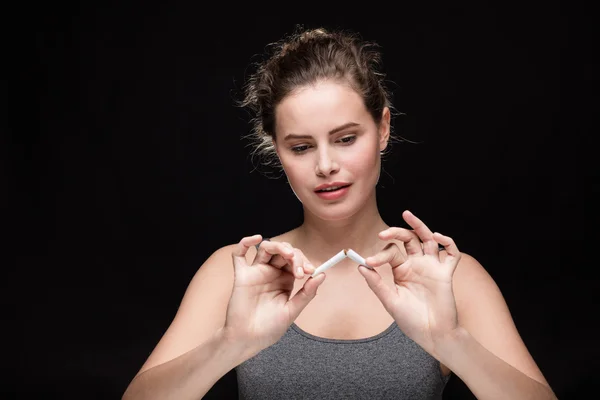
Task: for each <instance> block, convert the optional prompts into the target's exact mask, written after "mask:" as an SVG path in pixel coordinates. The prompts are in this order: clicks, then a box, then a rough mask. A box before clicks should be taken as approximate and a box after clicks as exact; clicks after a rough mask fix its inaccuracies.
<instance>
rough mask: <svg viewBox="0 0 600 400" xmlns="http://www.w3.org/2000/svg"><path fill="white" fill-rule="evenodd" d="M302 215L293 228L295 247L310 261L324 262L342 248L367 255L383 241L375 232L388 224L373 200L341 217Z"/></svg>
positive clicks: (383, 244)
mask: <svg viewBox="0 0 600 400" xmlns="http://www.w3.org/2000/svg"><path fill="white" fill-rule="evenodd" d="M373 200H374V199H373ZM304 215H305V216H304V222H303V224H302V225H301V226H299V227H298V228H297V229H296V230H295V235H294V236H295V240H294V242H296V243H294V246H295V247H298V248H299V249H301V250H302V251H303V252H304V253H305V254H306V256H307V257H308V258H309V259H310V260H311V261H316V262H319V263H320V262H323V261H325V260H327V259H329V258H331V257H333V256H334V255H335V254H337V253H338V252H339V251H340V250H342V249H352V250H354V251H356V252H357V253H358V254H360V255H361V256H363V257H365V258H366V257H369V256H372V255H374V254H375V253H377V252H378V251H380V250H381V249H383V247H384V246H385V244H386V243H385V242H383V241H382V240H381V239H379V236H378V233H379V232H381V231H382V230H384V229H386V228H388V227H389V226H388V225H387V224H386V223H385V222H384V221H383V219H382V218H381V215H380V214H379V210H378V209H377V204H376V202H375V201H373V202H372V204H370V205H368V206H365V207H363V208H362V209H361V210H360V211H359V212H357V213H356V214H354V215H353V216H352V217H349V218H347V219H344V220H337V221H328V220H323V219H321V218H318V217H317V216H315V215H314V214H311V213H308V212H305V214H304ZM315 266H316V265H315Z"/></svg>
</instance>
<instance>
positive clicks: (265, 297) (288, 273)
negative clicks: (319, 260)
mask: <svg viewBox="0 0 600 400" xmlns="http://www.w3.org/2000/svg"><path fill="white" fill-rule="evenodd" d="M261 240H262V236H260V235H254V236H250V237H245V238H243V239H242V240H241V241H240V242H239V243H238V244H237V246H236V247H235V249H234V251H233V253H232V256H233V266H234V276H235V279H234V284H233V291H232V294H231V298H230V299H229V304H228V306H227V316H226V320H225V325H224V327H223V330H224V331H225V332H226V334H227V336H228V337H230V338H234V340H236V341H242V343H243V344H245V345H246V347H248V349H249V352H250V357H251V356H253V355H255V354H257V353H258V352H260V351H261V350H263V349H265V348H267V347H269V346H271V345H272V344H274V343H275V342H277V341H278V340H279V339H280V338H281V337H282V336H283V334H284V333H285V332H286V330H287V329H288V328H289V327H290V325H291V324H292V322H294V320H295V319H296V318H297V317H298V315H300V312H302V310H303V309H304V308H305V307H306V306H307V305H308V303H309V302H310V301H311V300H312V299H313V298H314V297H315V295H316V294H317V288H318V287H319V285H320V284H321V283H323V281H324V280H325V274H319V275H317V276H316V277H314V278H312V277H309V278H308V280H307V281H306V282H305V283H304V286H303V287H302V289H300V291H298V292H297V293H296V294H295V295H294V297H292V298H290V296H291V294H292V290H293V288H294V281H295V280H296V279H302V278H304V276H305V274H312V273H313V272H314V270H315V269H314V267H313V266H312V265H311V264H310V262H309V261H308V259H307V258H306V257H305V256H304V254H303V253H302V251H300V250H299V249H295V248H293V247H292V246H291V245H290V244H288V243H285V242H271V241H262V242H261ZM259 243H260V246H259V248H258V251H257V254H256V256H255V257H254V261H253V262H252V263H251V264H250V265H248V263H247V262H246V253H247V252H248V249H249V248H250V247H251V246H256V245H257V244H259Z"/></svg>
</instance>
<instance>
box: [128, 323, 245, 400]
mask: <svg viewBox="0 0 600 400" xmlns="http://www.w3.org/2000/svg"><path fill="white" fill-rule="evenodd" d="M247 358H248V357H247V356H246V348H245V347H244V346H243V345H242V344H241V343H239V342H238V343H236V342H235V341H232V340H229V339H228V337H227V335H226V334H225V333H224V332H223V330H222V329H219V330H218V331H217V332H215V334H214V335H213V336H212V337H210V338H208V339H207V340H206V341H205V342H204V343H202V344H200V345H198V346H196V347H195V348H194V349H192V350H190V351H188V352H187V353H185V354H182V355H181V356H179V357H177V358H175V359H173V360H171V361H168V362H166V363H162V364H160V365H157V366H155V367H152V368H150V369H148V370H146V371H144V372H142V373H141V374H139V375H138V376H137V377H136V378H135V379H134V380H133V381H132V382H131V384H130V385H129V387H128V388H127V391H126V392H125V394H124V395H123V400H132V399H144V400H150V399H161V400H166V399H177V400H186V399H201V398H202V397H204V395H205V394H206V393H207V392H208V391H209V390H210V388H212V386H213V385H214V384H215V383H216V382H217V381H218V380H219V379H220V378H221V377H222V376H223V375H225V374H226V373H227V372H229V371H230V370H231V369H233V368H234V367H236V366H237V365H238V364H241V363H242V362H244V361H245V360H246V359H247Z"/></svg>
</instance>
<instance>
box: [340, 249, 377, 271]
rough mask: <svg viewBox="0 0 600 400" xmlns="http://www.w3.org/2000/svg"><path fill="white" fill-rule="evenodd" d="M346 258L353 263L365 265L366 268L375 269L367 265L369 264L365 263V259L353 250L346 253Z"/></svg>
mask: <svg viewBox="0 0 600 400" xmlns="http://www.w3.org/2000/svg"><path fill="white" fill-rule="evenodd" d="M346 256H347V257H348V258H349V259H351V260H352V261H354V262H356V263H359V264H360V265H364V266H365V267H367V268H369V269H373V267H369V266H368V265H367V262H366V261H365V259H364V258H362V257H361V256H360V255H359V254H358V253H357V252H355V251H354V250H352V249H349V250H348V251H346Z"/></svg>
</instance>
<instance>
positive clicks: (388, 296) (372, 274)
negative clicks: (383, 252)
mask: <svg viewBox="0 0 600 400" xmlns="http://www.w3.org/2000/svg"><path fill="white" fill-rule="evenodd" d="M358 271H359V272H360V274H361V275H362V276H363V278H365V280H366V281H367V284H368V285H369V287H370V288H371V290H372V291H373V293H375V296H377V298H378V299H379V301H381V304H383V306H384V307H385V309H386V310H387V311H388V312H389V313H390V314H391V310H392V309H393V304H394V299H395V293H394V291H393V290H392V288H390V287H389V286H388V285H387V284H386V283H385V282H384V281H383V279H381V275H379V273H378V272H377V271H375V270H374V269H368V268H366V267H364V266H362V265H361V266H359V267H358Z"/></svg>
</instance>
